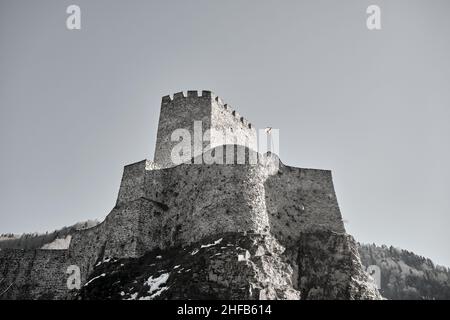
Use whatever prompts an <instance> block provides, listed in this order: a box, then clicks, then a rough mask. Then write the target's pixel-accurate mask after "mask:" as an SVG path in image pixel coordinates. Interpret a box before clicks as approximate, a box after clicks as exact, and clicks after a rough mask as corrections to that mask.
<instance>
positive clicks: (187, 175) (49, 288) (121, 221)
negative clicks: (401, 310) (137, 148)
mask: <svg viewBox="0 0 450 320" xmlns="http://www.w3.org/2000/svg"><path fill="white" fill-rule="evenodd" d="M200 121H201V122H200ZM194 122H196V123H200V124H201V126H202V128H201V129H202V132H204V133H205V136H206V139H204V138H205V136H203V139H202V137H198V134H197V137H196V134H195V132H194ZM177 129H184V130H186V132H189V133H191V134H192V136H193V137H194V138H193V139H192V141H191V143H192V150H193V152H192V154H190V159H189V161H186V162H184V163H181V164H177V163H174V162H173V157H172V152H173V149H174V147H175V144H176V141H175V142H174V141H173V137H172V134H173V132H174V131H175V130H177ZM223 131H225V132H227V133H228V137H231V143H230V145H231V147H232V148H231V149H233V150H235V151H239V150H240V151H242V152H243V154H245V160H244V161H243V162H240V163H234V162H233V163H231V164H229V163H228V162H227V161H225V163H223V164H215V163H213V164H205V163H204V162H201V161H200V162H198V163H201V164H196V163H197V162H196V159H199V158H200V159H201V158H202V157H203V156H205V154H206V153H207V152H213V153H214V150H217V148H221V147H222V146H223V145H224V143H223V141H222V140H221V138H220V137H219V136H218V135H216V134H215V132H223ZM196 139H197V140H198V141H197V142H199V143H200V146H201V148H195V147H194V145H195V143H196V141H195V140H196ZM227 143H228V142H227ZM256 143H257V134H256V129H255V128H254V126H253V125H252V124H251V123H250V122H248V121H247V120H246V119H245V118H243V117H242V116H241V115H239V114H238V113H237V112H236V111H235V110H233V109H232V108H231V107H230V106H229V105H227V104H225V103H224V102H223V101H222V100H221V99H220V98H219V97H217V96H216V95H215V94H213V93H212V92H209V91H202V92H201V93H199V92H197V91H188V92H187V93H186V94H184V93H182V92H180V93H176V94H174V95H173V97H170V96H165V97H163V98H162V103H161V111H160V118H159V126H158V133H157V142H156V147H155V153H154V161H149V160H143V161H140V162H137V163H133V164H130V165H127V166H125V168H124V171H123V177H122V181H121V184H120V189H119V193H118V198H117V202H116V204H115V206H114V208H113V209H112V211H111V212H110V213H109V215H108V216H107V217H106V219H105V220H104V221H103V222H102V223H100V224H99V225H97V226H95V227H93V228H90V229H87V230H80V231H77V232H76V233H74V234H73V235H72V239H71V242H70V245H69V247H68V248H67V249H64V250H44V249H38V250H12V249H7V250H2V251H0V276H2V277H3V278H4V279H6V282H8V283H13V284H14V285H13V286H12V287H11V289H10V290H9V291H8V292H7V293H6V295H5V296H3V297H0V298H7V299H17V298H30V299H36V298H50V299H67V298H70V297H72V296H73V295H75V294H76V292H77V290H76V289H73V290H69V289H68V287H67V277H68V275H67V268H68V267H69V266H71V265H75V266H78V267H79V269H80V275H81V285H84V284H85V283H86V282H87V281H88V279H89V277H90V275H91V274H92V271H93V270H94V269H95V266H96V265H97V264H98V263H99V262H101V261H105V260H106V259H107V258H111V257H114V258H137V257H141V256H143V255H144V254H145V253H146V252H149V251H151V250H155V249H158V250H165V249H168V248H175V247H185V246H189V245H191V244H193V243H198V242H201V241H202V239H206V238H211V237H214V236H215V235H220V234H224V233H229V234H243V235H246V234H257V235H262V236H268V237H270V238H271V239H274V241H276V242H277V243H278V244H279V245H280V246H283V247H285V248H292V247H295V246H296V244H298V243H299V241H301V240H302V239H303V240H302V241H303V242H302V243H303V245H304V243H306V242H305V241H304V240H305V234H308V232H310V231H311V230H324V232H330V233H331V234H333V235H335V236H336V237H344V238H342V239H344V240H342V241H341V242H340V243H341V244H342V243H343V248H345V249H343V250H344V251H345V250H347V251H345V252H347V253H348V256H349V257H351V258H349V259H350V260H348V261H350V262H348V263H347V264H346V266H347V265H350V267H351V268H358V266H357V263H358V261H359V260H358V259H359V258H358V257H357V252H356V253H355V252H354V250H353V249H352V244H351V240H348V238H347V235H346V233H345V228H344V224H343V221H342V217H341V213H340V211H339V206H338V202H337V200H336V195H335V192H334V187H333V181H332V176H331V172H330V171H328V170H317V169H303V168H295V167H290V166H287V165H284V164H282V163H281V161H280V160H279V159H278V157H277V156H276V155H275V154H270V153H269V154H265V155H262V154H259V153H258V152H257V151H256V150H255V149H256V147H255V146H256ZM227 147H229V145H227ZM205 150H206V151H205ZM237 153H239V152H237ZM252 156H253V157H257V158H258V159H263V160H264V161H258V162H257V163H256V164H255V163H250V162H249V161H248V159H249V158H250V157H252ZM314 232H316V231H314ZM316 234H317V233H316ZM340 239H341V238H340ZM333 241H334V240H333ZM349 241H350V242H349ZM338 242H339V241H338ZM333 243H336V241H334V242H333ZM302 250H304V252H306V251H305V250H306V249H305V248H303V249H302ZM296 255H298V254H297V253H296ZM354 255H356V256H354ZM343 256H345V254H343ZM295 259H297V261H298V259H300V258H295ZM327 259H328V257H327ZM333 259H334V258H333ZM336 259H337V258H336ZM339 261H340V260H339ZM346 261H347V260H346ZM355 261H356V262H355ZM286 263H287V264H288V267H289V270H291V273H292V274H294V273H297V275H296V276H294V278H295V279H293V280H292V279H291V280H289V281H290V282H296V281H297V282H298V281H306V280H305V279H304V278H305V277H303V278H301V277H300V275H298V270H299V268H300V265H301V263H296V265H295V266H291V264H292V263H291V262H286ZM289 263H291V264H289ZM339 263H340V262H339ZM336 265H338V263H336ZM355 266H356V267H355ZM292 270H293V271H292ZM352 270H353V269H352ZM358 274H360V276H361V277H362V276H363V275H361V274H362V273H360V272H359V271H358ZM297 278H298V279H297ZM300 278H301V280H300ZM350 278H352V277H350ZM308 279H309V278H308ZM208 281H209V280H208ZM289 281H288V282H289ZM348 281H351V280H348ZM298 283H300V282H298ZM298 286H300V285H297V284H292V287H293V288H297V289H298ZM297 289H295V290H297ZM293 290H294V289H293Z"/></svg>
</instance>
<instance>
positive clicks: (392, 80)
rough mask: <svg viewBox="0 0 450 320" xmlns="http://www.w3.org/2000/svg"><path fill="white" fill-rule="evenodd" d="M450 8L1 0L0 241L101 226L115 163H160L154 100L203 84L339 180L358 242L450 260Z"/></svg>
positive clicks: (444, 2)
mask: <svg viewBox="0 0 450 320" xmlns="http://www.w3.org/2000/svg"><path fill="white" fill-rule="evenodd" d="M70 4H77V5H79V6H80V7H81V11H82V17H81V18H82V24H81V27H82V29H81V30H79V31H69V30H67V29H66V24H65V21H66V18H67V16H68V15H67V14H66V12H65V11H66V8H67V6H69V5H70ZM370 4H377V5H379V6H380V7H381V10H382V11H381V12H382V15H381V18H382V30H380V31H369V30H368V29H367V28H366V16H367V15H366V13H365V12H366V8H367V7H368V5H370ZM449 14H450V1H448V0H441V1H439V0H434V1H426V0H420V1H414V0H403V1H401V0H396V1H380V0H371V1H365V0H353V1H350V0H341V1H336V0H328V1H324V0H321V1H318V0H308V1H298V0H296V1H261V0H258V1H230V0H227V1H206V0H205V1H203V0H202V1H199V0H195V1H125V0H122V1H112V0H108V1H100V0H97V1H84V0H83V1H81V0H77V1H75V0H73V1H61V0H54V1H47V0H40V1H22V0H0V150H1V158H0V202H1V209H0V233H2V232H15V233H21V232H32V231H46V230H53V229H55V228H59V227H62V226H65V225H70V224H73V223H74V222H77V221H81V220H86V219H91V218H100V217H104V216H106V214H107V213H108V212H109V211H110V210H111V209H112V207H113V206H114V203H115V199H116V196H117V192H118V188H119V184H120V179H121V175H122V167H123V166H124V165H126V164H128V163H131V162H135V161H139V160H142V159H144V158H148V159H152V158H153V151H154V144H155V138H156V129H157V121H158V115H159V107H160V99H161V96H163V95H166V94H170V93H174V92H177V91H181V90H188V89H199V90H202V89H208V90H212V91H214V92H215V93H217V94H218V95H219V96H221V97H222V98H223V99H224V100H225V101H227V102H229V103H230V104H231V105H233V107H235V108H236V109H237V110H238V111H239V112H240V113H241V114H242V115H244V116H245V117H246V118H247V119H249V120H250V121H251V122H252V123H254V124H255V125H256V126H257V127H260V128H261V127H262V128H263V127H266V126H269V125H270V126H272V127H274V128H279V129H280V153H281V158H282V161H283V162H284V163H286V164H288V165H292V166H298V167H310V168H323V169H331V170H333V174H334V181H335V187H336V192H337V196H338V200H339V203H340V206H341V211H342V213H343V216H344V219H345V220H347V224H346V227H347V231H348V232H349V233H351V234H352V235H353V236H355V238H356V239H357V240H359V241H362V242H370V243H371V242H375V243H377V244H387V245H394V246H399V247H402V248H405V249H409V250H413V251H415V252H416V253H418V254H421V255H424V256H427V257H430V258H432V259H433V260H434V261H435V262H437V263H440V264H445V265H447V266H450V250H449V243H450V235H449V232H448V231H449V227H450V218H449V214H450V196H449V194H450V166H449V164H450V146H449V145H450V144H449V140H450V126H449V120H450V59H449V57H450V19H448V16H449Z"/></svg>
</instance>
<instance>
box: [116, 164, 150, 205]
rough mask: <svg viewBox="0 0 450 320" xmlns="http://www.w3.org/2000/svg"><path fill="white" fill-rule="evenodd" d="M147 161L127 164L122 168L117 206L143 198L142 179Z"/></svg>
mask: <svg viewBox="0 0 450 320" xmlns="http://www.w3.org/2000/svg"><path fill="white" fill-rule="evenodd" d="M146 165H147V160H142V161H139V162H136V163H132V164H129V165H127V166H125V167H124V168H123V175H122V181H121V182H120V189H119V195H118V197H117V205H120V204H122V203H125V202H128V201H131V200H134V199H138V198H140V197H142V196H144V179H145V168H146Z"/></svg>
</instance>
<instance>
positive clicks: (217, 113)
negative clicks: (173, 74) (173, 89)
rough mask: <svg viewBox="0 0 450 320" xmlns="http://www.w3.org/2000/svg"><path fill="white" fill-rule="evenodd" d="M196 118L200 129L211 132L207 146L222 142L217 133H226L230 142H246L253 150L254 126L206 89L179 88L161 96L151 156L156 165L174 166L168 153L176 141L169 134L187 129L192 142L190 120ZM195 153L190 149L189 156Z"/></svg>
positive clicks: (194, 120) (254, 145)
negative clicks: (152, 154) (171, 93)
mask: <svg viewBox="0 0 450 320" xmlns="http://www.w3.org/2000/svg"><path fill="white" fill-rule="evenodd" d="M199 121H201V124H202V130H203V132H206V131H207V130H209V129H211V131H214V132H215V133H214V132H213V133H211V134H210V135H211V136H210V137H209V139H204V140H209V141H210V142H211V146H210V147H211V148H213V147H215V146H217V145H219V144H223V142H221V138H220V137H219V136H218V134H217V133H218V132H221V133H224V132H226V134H227V135H228V136H229V138H231V139H232V141H231V143H234V144H237V145H248V146H250V147H251V148H253V149H254V150H256V144H257V142H256V130H255V128H254V127H253V126H252V124H251V123H250V122H249V121H248V120H247V119H246V118H245V117H243V116H242V115H241V114H240V113H239V112H237V111H236V110H235V109H233V108H232V107H231V106H230V105H229V104H228V103H225V102H224V101H223V100H222V99H221V98H220V97H219V96H217V95H216V94H214V93H213V92H211V91H208V90H203V91H197V90H188V91H185V92H183V91H181V92H177V93H174V94H173V95H166V96H164V97H163V98H162V101H161V113H160V118H159V125H158V135H157V141H156V151H155V157H154V162H155V165H156V166H159V167H161V168H164V167H171V166H173V165H174V163H172V160H171V152H172V149H173V147H174V145H175V144H176V143H177V142H176V141H175V142H174V141H172V139H171V136H172V134H173V133H174V132H175V130H177V129H185V130H188V131H189V132H190V134H191V139H192V144H194V142H193V140H194V139H196V137H195V136H194V123H195V122H199ZM222 137H223V134H222ZM206 146H207V145H206ZM204 147H205V146H204ZM198 155H199V154H196V153H195V151H194V154H193V156H198Z"/></svg>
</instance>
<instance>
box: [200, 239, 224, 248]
mask: <svg viewBox="0 0 450 320" xmlns="http://www.w3.org/2000/svg"><path fill="white" fill-rule="evenodd" d="M222 240H223V238H220V239H219V240H217V241H214V243H209V244H202V245H201V247H200V248H209V247H212V246H215V245H217V244H219V243H221V242H222Z"/></svg>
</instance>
